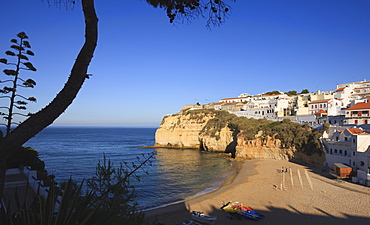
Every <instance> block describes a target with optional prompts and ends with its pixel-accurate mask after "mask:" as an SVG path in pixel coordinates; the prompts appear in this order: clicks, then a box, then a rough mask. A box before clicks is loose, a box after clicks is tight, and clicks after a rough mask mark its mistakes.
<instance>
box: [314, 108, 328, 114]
mask: <svg viewBox="0 0 370 225" xmlns="http://www.w3.org/2000/svg"><path fill="white" fill-rule="evenodd" d="M320 113H327V112H326V111H325V110H322V109H321V110H319V111H317V112H316V113H315V114H320Z"/></svg>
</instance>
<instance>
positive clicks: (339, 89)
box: [335, 87, 345, 91]
mask: <svg viewBox="0 0 370 225" xmlns="http://www.w3.org/2000/svg"><path fill="white" fill-rule="evenodd" d="M344 88H345V87H343V88H338V89H337V90H335V91H343V90H344Z"/></svg>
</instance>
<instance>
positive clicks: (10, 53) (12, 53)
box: [5, 51, 15, 56]
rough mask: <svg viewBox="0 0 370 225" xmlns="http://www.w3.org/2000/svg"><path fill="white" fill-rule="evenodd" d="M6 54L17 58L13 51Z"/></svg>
mask: <svg viewBox="0 0 370 225" xmlns="http://www.w3.org/2000/svg"><path fill="white" fill-rule="evenodd" d="M5 54H6V55H10V56H15V53H14V52H12V51H6V52H5Z"/></svg>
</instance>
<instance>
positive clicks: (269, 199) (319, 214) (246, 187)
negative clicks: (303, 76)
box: [144, 159, 370, 225]
mask: <svg viewBox="0 0 370 225" xmlns="http://www.w3.org/2000/svg"><path fill="white" fill-rule="evenodd" d="M237 163H238V166H239V170H236V171H235V172H234V173H235V174H233V176H232V177H231V178H228V179H226V180H225V181H224V182H223V183H222V185H221V186H220V187H219V188H218V189H217V190H214V191H211V192H208V193H205V194H202V195H199V196H194V197H191V198H188V199H185V200H183V201H180V202H176V203H173V204H170V205H167V206H164V207H161V208H157V209H153V210H148V211H145V212H144V213H145V216H146V218H147V219H148V221H149V222H155V221H157V222H160V223H163V224H166V225H171V224H176V223H181V222H182V221H184V220H189V219H191V217H190V213H189V212H191V211H192V210H196V211H202V212H204V213H206V214H209V215H212V216H216V217H217V218H218V219H217V222H216V224H229V223H230V220H229V219H228V218H227V217H226V216H225V213H224V212H223V211H222V210H221V209H220V207H221V206H222V205H223V204H224V203H227V202H229V201H239V202H242V203H244V204H247V205H250V206H252V207H253V208H254V209H255V211H257V212H259V213H262V214H264V215H265V216H266V217H265V218H263V219H261V220H260V221H258V223H260V224H285V225H287V224H288V225H289V224H292V225H293V224H301V225H306V224H307V225H310V224H334V223H335V224H337V225H338V224H370V209H369V206H368V204H369V203H370V202H369V200H368V199H369V198H370V188H368V187H364V186H360V185H357V184H352V183H348V182H345V181H342V182H338V181H337V180H333V179H329V178H327V177H325V176H323V175H322V174H320V172H321V170H319V168H308V167H306V166H303V165H300V164H296V163H292V162H288V161H285V160H274V159H253V160H247V161H241V162H237ZM282 166H284V167H287V168H290V169H291V171H292V172H291V173H284V174H283V173H279V172H278V171H279V170H281V168H282ZM280 187H283V188H282V190H281V189H280ZM245 220H246V219H243V220H233V222H232V224H245V223H248V221H245Z"/></svg>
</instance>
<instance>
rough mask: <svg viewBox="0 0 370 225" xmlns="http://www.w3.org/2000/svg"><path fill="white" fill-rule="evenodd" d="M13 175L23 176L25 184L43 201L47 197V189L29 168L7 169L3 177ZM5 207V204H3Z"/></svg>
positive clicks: (56, 208) (58, 198)
mask: <svg viewBox="0 0 370 225" xmlns="http://www.w3.org/2000/svg"><path fill="white" fill-rule="evenodd" d="M15 174H24V175H25V176H26V177H27V182H28V185H29V187H31V188H32V190H33V191H34V192H35V193H36V194H37V195H39V196H42V197H44V198H45V199H46V198H47V197H48V194H49V187H45V185H44V181H42V180H38V179H37V171H36V170H31V167H30V166H25V167H24V168H23V169H21V168H15V169H8V170H6V172H5V175H15ZM60 198H61V197H60V196H58V197H57V200H56V205H55V212H57V211H58V207H59V204H60ZM4 207H5V204H4Z"/></svg>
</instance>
